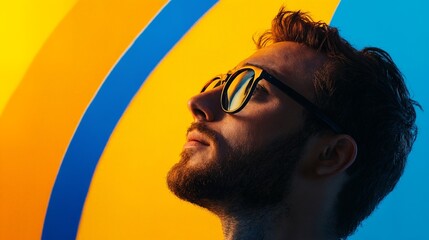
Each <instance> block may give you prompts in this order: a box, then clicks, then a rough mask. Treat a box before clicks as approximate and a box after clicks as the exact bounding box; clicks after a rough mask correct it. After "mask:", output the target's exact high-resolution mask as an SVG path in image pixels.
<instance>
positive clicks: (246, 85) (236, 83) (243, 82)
mask: <svg viewBox="0 0 429 240" xmlns="http://www.w3.org/2000/svg"><path fill="white" fill-rule="evenodd" d="M254 75H255V73H254V72H253V71H252V70H246V71H242V72H240V73H239V74H237V75H236V76H235V77H234V76H232V77H233V79H231V80H230V81H231V83H230V85H229V86H228V89H225V90H226V91H227V92H226V93H227V97H228V98H227V101H226V102H225V101H224V102H223V106H224V108H225V109H226V110H227V111H235V110H237V109H239V108H240V107H241V105H242V104H243V103H244V101H245V100H246V97H247V95H249V91H250V88H251V86H252V81H253V77H254Z"/></svg>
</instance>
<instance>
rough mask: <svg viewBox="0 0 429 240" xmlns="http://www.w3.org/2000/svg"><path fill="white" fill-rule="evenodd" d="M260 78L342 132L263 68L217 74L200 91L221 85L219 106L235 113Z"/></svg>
mask: <svg viewBox="0 0 429 240" xmlns="http://www.w3.org/2000/svg"><path fill="white" fill-rule="evenodd" d="M262 79H264V80H266V81H268V82H269V83H271V84H273V85H274V86H276V87H277V88H278V89H280V90H281V91H282V92H284V93H285V94H287V95H288V96H289V97H290V98H292V99H293V100H294V101H296V102H297V103H298V104H300V105H301V106H302V107H304V108H305V109H306V110H307V111H309V112H311V113H312V114H314V115H315V116H316V117H317V118H319V119H320V120H321V121H322V122H324V123H325V124H326V125H327V126H329V127H330V128H331V129H332V130H333V131H334V132H335V133H342V129H341V128H340V126H339V125H338V124H336V123H335V122H334V121H332V120H331V119H330V118H329V117H328V116H326V115H325V114H324V113H323V112H322V111H321V110H320V109H319V108H318V107H317V106H316V105H314V104H313V103H311V102H310V101H309V100H307V99H306V98H305V97H304V96H302V95H301V94H299V93H298V92H296V91H295V90H293V89H292V88H291V87H289V86H288V85H286V84H285V83H283V82H282V81H280V80H278V79H276V78H275V77H273V76H272V75H271V74H269V73H268V72H266V71H265V70H264V69H262V68H259V67H257V66H253V65H246V66H244V67H242V68H239V69H237V70H236V71H234V72H231V73H228V74H224V75H220V76H217V77H215V78H213V79H212V80H210V81H209V82H207V83H206V85H204V87H203V89H202V90H201V92H206V91H209V90H212V89H214V88H216V87H218V86H221V85H223V89H222V94H221V106H222V109H223V111H224V112H226V113H230V114H233V113H237V112H239V111H240V110H241V109H243V108H244V107H245V106H246V104H247V103H248V102H249V100H250V98H251V96H252V94H253V92H254V91H255V89H256V86H257V84H258V82H259V81H261V80H262Z"/></svg>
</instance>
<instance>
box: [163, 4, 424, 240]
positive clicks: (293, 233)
mask: <svg viewBox="0 0 429 240" xmlns="http://www.w3.org/2000/svg"><path fill="white" fill-rule="evenodd" d="M256 43H257V46H258V51H256V52H255V53H254V54H253V55H251V56H250V57H249V58H247V59H245V60H244V61H243V62H241V63H240V64H238V66H236V67H235V68H234V69H233V70H231V71H230V72H228V73H227V74H225V75H221V76H218V77H216V78H214V79H213V80H211V81H209V82H208V83H207V84H206V85H205V86H204V88H203V90H202V91H201V93H200V94H198V95H196V96H194V97H193V98H191V100H190V101H189V109H190V111H191V113H192V114H193V117H194V122H193V123H192V124H191V126H190V128H189V130H188V133H187V142H186V143H185V145H184V149H183V152H182V157H181V160H180V162H179V163H177V164H176V165H175V166H174V167H173V168H172V169H171V170H170V172H169V174H168V178H167V182H168V186H169V188H170V189H171V190H172V191H173V192H174V193H175V194H176V195H177V196H178V197H180V198H182V199H184V200H187V201H190V202H192V203H194V204H197V205H199V206H202V207H204V208H207V209H208V210H210V211H212V212H213V213H214V214H216V215H217V216H219V218H220V220H221V222H222V227H223V231H224V236H225V239H341V238H347V236H349V235H350V234H351V233H353V232H354V231H355V229H356V228H357V227H358V225H359V223H360V222H361V221H362V220H363V219H365V218H366V217H367V216H368V215H370V213H371V212H372V211H373V210H374V208H375V207H376V206H377V204H378V203H379V202H380V201H381V200H382V199H383V198H384V197H385V196H386V195H387V194H388V193H389V192H390V191H392V189H393V188H394V186H395V185H396V183H397V181H398V179H399V178H400V176H401V174H402V172H403V169H404V165H405V162H406V158H407V155H408V153H409V152H410V150H411V147H412V145H413V143H414V140H415V138H416V133H417V128H416V126H415V118H416V113H415V110H414V106H415V105H417V103H416V102H415V101H414V100H412V99H410V96H409V93H408V90H407V89H406V87H405V84H404V80H403V78H402V76H401V73H400V72H399V70H398V69H397V68H396V66H395V64H394V63H393V61H392V59H391V58H390V56H389V55H388V54H387V53H386V52H384V51H383V50H381V49H378V48H365V49H363V50H361V51H357V50H356V49H354V48H353V47H352V46H351V45H350V44H349V43H348V42H347V41H345V40H344V39H342V38H341V37H340V36H339V34H338V32H337V29H335V28H332V27H329V26H327V25H326V24H324V23H320V22H314V21H312V20H311V18H310V17H309V16H308V15H306V14H304V13H302V12H289V11H286V10H285V9H283V8H282V9H281V10H280V12H279V13H278V15H277V16H276V17H275V19H274V20H273V25H272V28H271V30H269V31H267V32H266V33H264V34H263V35H262V36H261V37H260V38H259V39H258V40H257V42H256Z"/></svg>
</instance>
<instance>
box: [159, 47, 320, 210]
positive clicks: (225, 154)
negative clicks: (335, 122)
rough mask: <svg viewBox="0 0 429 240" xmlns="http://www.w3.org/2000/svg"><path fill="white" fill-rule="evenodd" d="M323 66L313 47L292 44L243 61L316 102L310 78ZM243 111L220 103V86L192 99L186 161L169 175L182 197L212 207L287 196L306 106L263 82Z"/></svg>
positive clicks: (261, 202) (268, 201)
mask: <svg viewBox="0 0 429 240" xmlns="http://www.w3.org/2000/svg"><path fill="white" fill-rule="evenodd" d="M322 63H323V58H322V57H321V56H319V55H318V54H317V53H315V52H314V51H312V50H310V49H308V48H307V47H304V46H302V45H299V44H297V43H292V42H281V43H276V44H273V45H271V46H269V47H266V48H263V49H260V50H258V51H257V52H256V53H255V54H253V55H252V56H250V57H249V58H247V59H246V60H244V61H243V62H242V63H240V64H239V65H238V66H237V68H239V67H240V66H243V65H246V64H252V65H257V66H261V67H262V68H263V69H264V70H266V71H267V72H268V73H270V74H271V75H273V76H275V77H276V78H277V79H279V80H281V81H283V82H285V83H286V84H287V85H289V86H290V87H292V88H293V89H295V90H296V91H297V92H299V93H300V94H302V95H303V96H305V97H306V98H307V99H312V96H313V85H312V77H313V74H314V72H315V70H316V69H317V68H318V67H320V65H321V64H322ZM259 84H260V85H261V86H262V89H263V91H258V90H257V91H256V92H255V93H254V94H253V96H252V98H251V99H250V101H249V102H248V103H247V105H246V106H245V107H244V108H243V109H242V110H241V111H240V112H238V113H235V114H228V113H225V112H224V111H223V110H222V108H221V105H220V94H221V91H222V86H220V87H217V88H215V89H213V90H210V91H207V92H204V93H201V94H198V95H196V96H194V97H193V98H191V100H190V101H189V108H190V110H191V112H192V114H193V116H194V123H193V124H192V125H191V127H190V128H189V130H188V134H187V142H186V143H185V145H184V148H183V152H182V159H181V161H180V162H179V163H178V164H176V165H175V166H174V167H173V168H172V170H171V171H170V172H169V174H168V179H167V180H168V184H169V187H170V189H171V190H172V191H173V192H174V193H175V194H176V195H178V196H179V197H180V198H183V199H185V200H188V201H191V202H194V203H196V204H199V205H202V206H204V207H209V208H215V207H216V206H217V205H222V204H223V205H225V204H231V206H230V207H231V208H234V207H235V206H234V204H240V205H242V207H243V206H247V207H262V206H264V205H268V204H275V203H277V202H279V201H281V200H283V199H284V197H285V196H287V194H286V193H287V192H288V191H289V188H290V186H289V185H290V182H291V178H292V176H293V174H294V170H295V167H296V165H297V163H298V160H299V158H300V156H301V151H302V149H303V148H304V147H305V143H306V139H307V137H308V136H307V135H308V134H305V133H304V132H305V131H303V129H304V128H303V127H304V126H303V122H304V115H303V108H302V107H301V106H300V105H299V104H297V103H296V102H294V101H293V100H292V99H291V98H289V97H288V96H287V95H286V94H284V93H283V92H281V91H280V90H279V89H277V88H276V87H275V86H273V85H271V84H270V83H268V82H267V81H265V80H262V81H260V82H259Z"/></svg>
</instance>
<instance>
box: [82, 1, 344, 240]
mask: <svg viewBox="0 0 429 240" xmlns="http://www.w3.org/2000/svg"><path fill="white" fill-rule="evenodd" d="M282 3H283V1H273V0H271V1H244V0H240V1H237V0H230V1H220V2H219V3H218V4H217V5H215V7H214V8H212V9H211V10H210V12H209V13H208V14H206V15H205V16H204V17H203V18H202V19H201V20H200V21H199V22H198V23H197V24H196V25H195V26H194V28H193V29H192V30H191V31H190V32H189V33H188V34H187V35H186V36H185V37H184V38H183V39H182V40H181V41H180V42H179V44H178V45H177V46H176V47H175V48H174V49H173V50H172V51H171V52H170V53H169V55H168V56H167V57H166V58H165V59H164V60H163V61H162V62H161V63H160V65H159V66H158V67H157V68H156V69H155V71H154V72H153V73H152V75H151V76H150V77H149V79H147V80H146V83H145V84H144V86H143V87H142V89H141V90H140V92H139V93H138V95H137V96H136V97H135V98H134V100H133V102H132V103H131V105H130V106H129V108H128V109H127V111H126V113H125V114H124V116H123V117H122V119H121V121H120V122H119V124H118V126H117V127H116V129H115V132H114V133H113V135H112V136H111V138H110V141H109V143H108V145H107V147H106V149H105V151H104V153H103V156H102V158H101V159H100V161H99V165H98V167H97V170H96V172H95V175H94V178H93V181H92V184H91V188H90V191H89V194H88V197H87V201H86V204H85V208H84V212H83V216H82V220H81V223H80V229H79V235H78V239H175V240H180V239H186V240H188V239H222V233H221V227H220V223H219V221H218V219H217V218H216V217H214V216H213V215H212V214H211V213H209V212H207V211H206V210H202V209H200V208H198V207H195V206H192V205H191V204H189V203H186V202H183V201H180V200H178V199H177V198H176V197H174V196H173V195H172V194H171V193H170V192H169V190H168V189H167V187H166V183H165V176H166V174H167V172H168V170H169V169H170V167H171V166H172V165H173V164H174V163H175V162H177V161H178V159H179V156H178V155H179V153H180V151H181V148H182V145H183V143H184V140H185V131H186V128H187V127H188V125H189V123H190V122H191V121H192V119H191V115H190V114H189V112H188V110H187V108H186V103H187V100H188V98H189V97H190V96H192V95H193V94H195V93H197V92H198V91H199V90H200V88H201V86H202V85H203V84H204V83H205V81H206V80H208V79H209V78H210V77H212V76H213V75H216V74H218V73H220V72H222V71H226V70H228V69H230V68H232V67H233V66H235V65H236V64H237V63H238V62H240V61H241V60H242V59H243V58H245V57H247V55H249V54H250V53H252V52H253V51H254V49H255V47H254V44H253V42H252V40H251V38H252V35H253V34H254V33H257V32H259V33H260V32H262V31H263V30H265V29H267V28H268V27H269V26H270V24H271V19H272V18H273V17H274V15H275V14H276V13H277V10H278V9H279V7H280V6H281V4H282ZM337 5H338V0H335V1H333V0H332V1H324V2H323V6H321V4H320V3H319V0H311V1H305V3H304V2H303V1H299V0H296V1H288V6H289V8H291V9H301V8H302V9H304V10H307V11H310V12H312V13H313V14H312V15H313V17H314V18H315V19H322V20H324V21H328V22H329V21H330V19H331V17H332V15H333V13H334V11H335V8H336V7H337ZM184 14H185V13H184ZM167 33H168V30H166V34H167ZM160 38H162V37H160Z"/></svg>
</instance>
